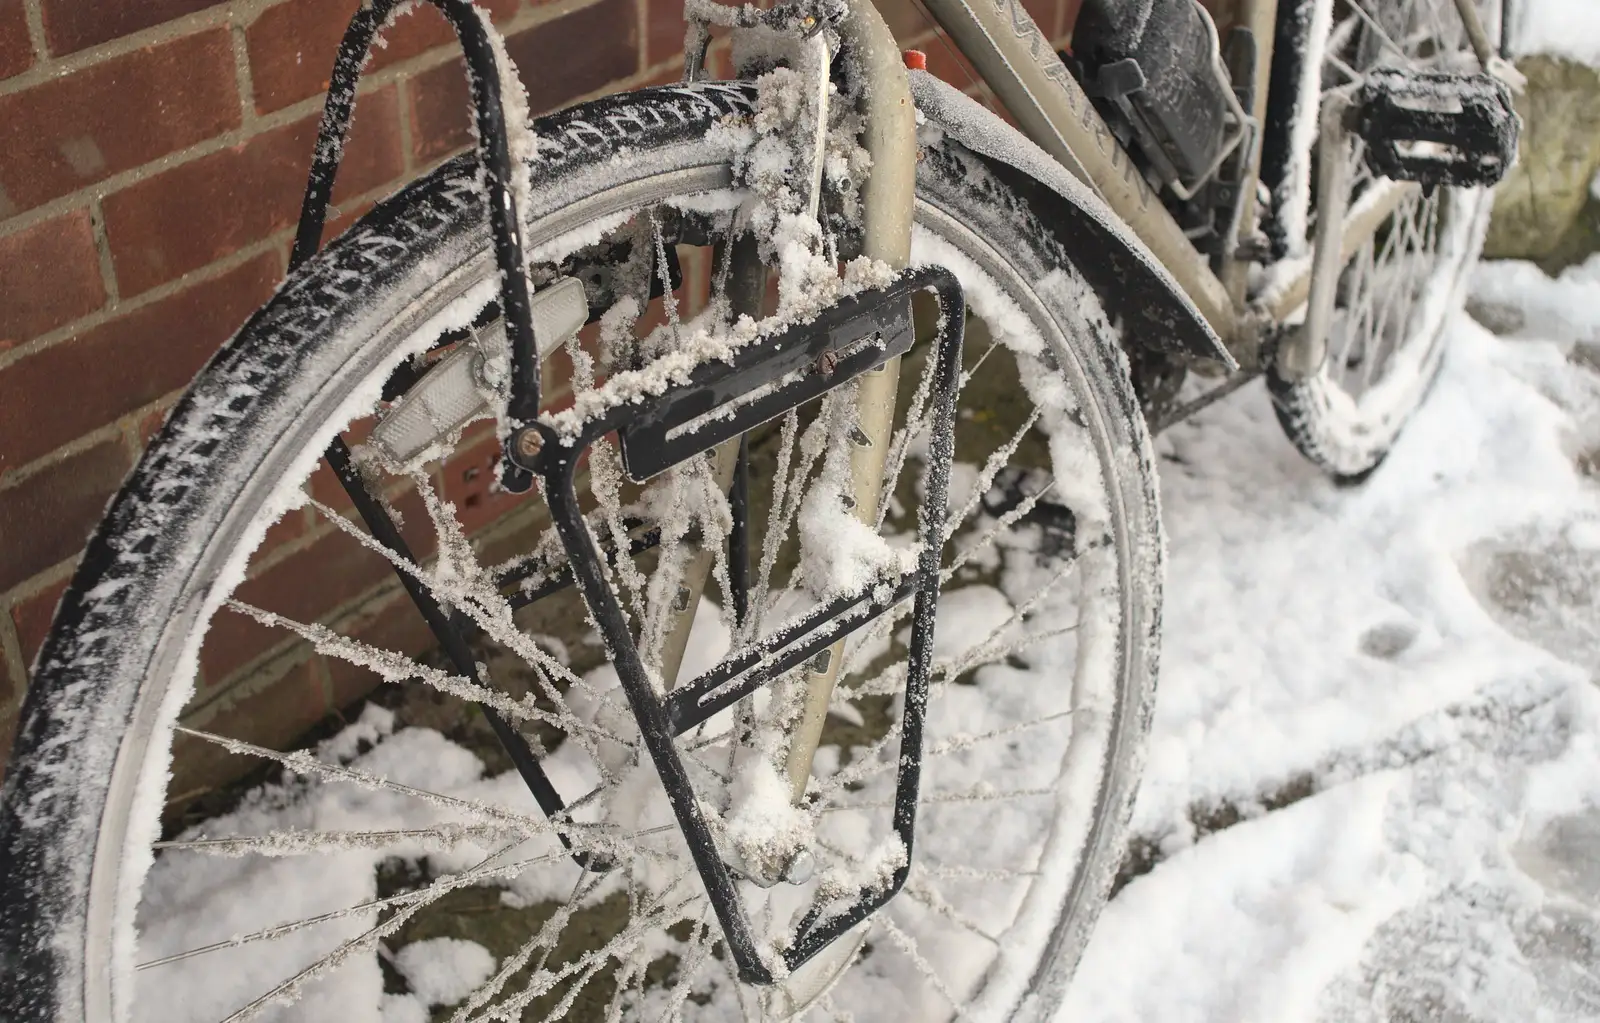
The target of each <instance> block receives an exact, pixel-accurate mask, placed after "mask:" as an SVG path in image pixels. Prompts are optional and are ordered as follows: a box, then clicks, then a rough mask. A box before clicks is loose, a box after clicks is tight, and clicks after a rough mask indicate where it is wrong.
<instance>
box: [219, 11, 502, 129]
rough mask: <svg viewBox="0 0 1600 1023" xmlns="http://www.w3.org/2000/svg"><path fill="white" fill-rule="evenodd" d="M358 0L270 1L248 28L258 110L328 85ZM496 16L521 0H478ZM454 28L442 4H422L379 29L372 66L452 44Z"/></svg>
mask: <svg viewBox="0 0 1600 1023" xmlns="http://www.w3.org/2000/svg"><path fill="white" fill-rule="evenodd" d="M357 6H359V3H358V0H289V2H288V3H284V4H279V5H278V6H276V7H269V8H268V9H267V10H266V11H265V12H263V13H262V15H261V16H260V17H259V18H257V19H256V20H255V22H254V23H252V24H251V25H250V27H249V28H248V29H246V31H245V40H246V45H247V46H248V48H249V54H250V77H251V82H252V84H253V85H254V87H255V103H256V110H258V111H259V112H261V113H267V112H269V111H273V110H278V109H280V108H282V107H286V106H288V105H289V104H291V103H297V102H299V101H300V100H303V99H305V98H307V97H309V96H315V95H317V94H318V93H320V92H324V91H326V90H327V88H328V72H329V71H330V70H332V68H333V58H334V55H335V54H336V53H338V51H339V40H340V39H342V38H344V31H345V27H346V26H347V25H348V24H349V23H350V17H351V15H353V14H354V13H355V11H356V8H357ZM478 6H480V7H483V8H485V9H487V10H488V11H489V13H490V15H491V16H492V17H493V18H494V20H495V21H497V22H503V21H505V20H507V19H509V18H511V17H512V16H514V15H515V14H516V13H517V10H518V8H519V7H520V0H478ZM454 40H455V33H454V32H453V31H452V30H451V28H450V25H449V23H448V22H446V21H445V20H444V16H443V15H441V14H440V13H439V11H438V8H436V7H433V6H432V5H431V4H418V5H416V6H415V7H412V8H411V9H410V13H404V14H402V15H400V17H398V18H397V19H396V20H395V22H394V24H393V25H391V26H390V27H389V29H388V30H387V31H385V32H383V33H382V34H380V35H379V37H378V41H377V42H376V43H375V44H374V46H373V56H372V60H371V61H370V62H369V63H368V65H367V70H368V71H376V70H378V69H379V68H383V67H387V66H389V65H390V64H394V63H397V62H399V61H402V60H406V59H408V58H411V57H415V56H417V55H418V54H420V53H423V52H425V51H427V50H429V49H431V48H433V47H435V46H446V45H453V43H454Z"/></svg>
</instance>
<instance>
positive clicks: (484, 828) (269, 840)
mask: <svg viewBox="0 0 1600 1023" xmlns="http://www.w3.org/2000/svg"><path fill="white" fill-rule="evenodd" d="M518 830H520V829H518V828H513V827H509V826H504V825H497V824H451V823H445V824H436V825H434V826H433V827H431V828H400V829H394V830H389V831H279V832H274V833H272V834H268V835H230V836H225V837H218V838H191V839H182V840H174V841H170V842H156V843H154V844H153V845H152V848H154V849H161V850H184V851H189V852H203V853H210V854H212V855H216V856H245V855H255V856H300V855H304V854H306V853H313V852H325V851H328V850H333V849H385V848H388V847H389V846H391V845H395V844H397V843H400V842H408V843H411V842H415V843H420V844H422V845H424V846H427V847H428V848H433V849H448V848H451V847H452V846H456V845H460V844H461V843H462V842H471V841H474V840H476V839H480V838H494V837H496V836H498V835H504V834H507V833H508V832H514V831H518Z"/></svg>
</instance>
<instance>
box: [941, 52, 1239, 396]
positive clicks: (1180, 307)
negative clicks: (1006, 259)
mask: <svg viewBox="0 0 1600 1023" xmlns="http://www.w3.org/2000/svg"><path fill="white" fill-rule="evenodd" d="M911 94H912V96H913V98H914V99H915V100H916V104H917V109H918V111H919V112H921V114H922V115H923V117H924V118H925V119H926V120H927V121H930V122H932V123H933V124H934V125H936V126H938V127H939V128H940V129H941V130H943V131H944V132H946V133H947V134H949V135H950V137H952V138H954V139H955V140H956V141H958V142H960V143H961V144H962V145H963V146H966V147H967V148H968V149H970V150H972V151H973V152H974V153H977V154H978V155H979V156H982V157H983V158H984V159H985V160H987V161H988V162H989V163H990V164H991V165H992V166H993V167H994V169H995V172H996V173H997V174H998V175H999V176H1000V177H1001V178H1002V179H1004V180H1005V181H1006V183H1007V184H1008V185H1011V186H1012V187H1014V188H1016V189H1017V191H1018V192H1019V193H1020V194H1022V195H1024V196H1026V197H1028V198H1029V199H1030V200H1032V202H1033V204H1034V208H1035V209H1036V210H1037V211H1038V212H1039V214H1040V216H1041V217H1042V218H1043V219H1045V220H1047V221H1049V222H1050V223H1052V224H1054V225H1057V226H1059V227H1060V228H1061V230H1060V232H1059V238H1060V240H1061V241H1062V242H1063V243H1064V244H1065V245H1067V246H1068V248H1069V249H1070V250H1071V251H1072V255H1073V265H1074V268H1075V269H1076V270H1077V271H1078V273H1080V274H1082V275H1083V278H1084V280H1086V281H1087V282H1088V283H1089V286H1090V287H1092V288H1094V290H1095V294H1096V295H1098V296H1099V298H1100V301H1101V302H1102V303H1103V304H1104V306H1105V309H1106V313H1107V315H1109V316H1110V317H1111V318H1112V321H1113V322H1118V321H1120V322H1121V323H1122V324H1124V326H1125V328H1126V329H1125V330H1124V331H1123V344H1124V345H1126V346H1129V347H1133V348H1142V349H1149V350H1154V351H1160V352H1170V353H1175V354H1187V355H1195V356H1199V357H1200V358H1204V359H1215V360H1216V361H1218V362H1221V363H1223V364H1224V365H1226V366H1229V367H1232V366H1233V365H1234V361H1233V358H1232V356H1230V355H1229V354H1228V351H1227V349H1226V348H1224V347H1223V344H1222V341H1221V339H1219V338H1218V337H1217V334H1216V331H1214V330H1212V329H1211V325H1210V324H1209V323H1207V322H1206V320H1205V317H1204V316H1202V315H1201V313H1200V310H1199V309H1197V308H1196V307H1195V305H1194V303H1193V302H1191V301H1190V300H1189V297H1188V296H1187V295H1185V294H1184V293H1183V289H1182V288H1180V287H1179V286H1178V282H1177V281H1176V280H1175V279H1174V278H1173V276H1172V275H1171V274H1170V273H1168V272H1167V270H1166V268H1165V267H1164V266H1162V265H1161V263H1160V262H1159V261H1157V259H1156V257H1155V255H1154V254H1153V253H1151V252H1150V250H1149V249H1148V248H1147V247H1145V244H1144V243H1143V242H1141V241H1140V240H1139V239H1138V238H1137V237H1135V236H1134V234H1133V232H1132V231H1131V230H1129V228H1128V226H1127V225H1126V224H1124V223H1123V222H1122V220H1121V219H1120V218H1119V217H1118V216H1117V215H1116V213H1114V212H1113V211H1112V210H1111V208H1110V207H1109V206H1107V205H1106V203H1105V200H1103V199H1101V198H1100V197H1099V196H1098V195H1096V194H1095V193H1094V192H1093V191H1092V190H1090V189H1089V187H1088V186H1087V185H1085V184H1083V183H1082V182H1081V181H1079V180H1078V179H1077V178H1075V177H1073V176H1072V174H1071V173H1070V172H1068V171H1067V169H1066V168H1065V167H1063V166H1061V165H1060V164H1059V163H1057V162H1056V161H1055V160H1053V159H1051V158H1050V156H1049V155H1048V154H1047V153H1045V151H1044V150H1042V149H1040V148H1039V147H1038V146H1036V145H1034V144H1033V143H1032V142H1031V141H1029V140H1028V138H1027V137H1026V136H1024V135H1023V134H1022V133H1021V132H1019V131H1017V130H1016V129H1015V128H1013V127H1011V126H1010V125H1009V124H1006V123H1005V122H1004V121H1002V120H1000V119H999V118H998V117H996V116H995V115H994V114H993V113H992V112H990V111H989V110H987V109H985V108H984V107H983V106H981V105H980V104H978V103H977V102H976V101H974V100H973V99H971V98H970V97H968V96H967V95H966V94H964V93H962V92H961V91H960V90H958V89H956V88H955V87H953V86H951V85H949V84H947V83H945V82H943V81H941V80H940V79H938V78H935V77H934V76H933V75H931V74H928V73H927V72H925V71H912V72H911Z"/></svg>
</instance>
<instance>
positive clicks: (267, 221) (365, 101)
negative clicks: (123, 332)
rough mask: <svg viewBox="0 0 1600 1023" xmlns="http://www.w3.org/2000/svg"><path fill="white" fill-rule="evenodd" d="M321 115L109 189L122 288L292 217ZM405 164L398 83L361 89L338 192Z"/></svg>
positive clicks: (220, 251) (241, 242)
mask: <svg viewBox="0 0 1600 1023" xmlns="http://www.w3.org/2000/svg"><path fill="white" fill-rule="evenodd" d="M317 121H318V117H317V116H311V117H306V118H302V119H301V120H299V121H296V122H294V123H293V124H287V125H284V126H283V127H281V128H277V129H274V130H272V131H268V132H264V133H262V134H260V135H257V136H255V137H254V138H251V139H249V140H248V141H246V142H243V143H241V144H240V145H237V146H233V147H231V148H229V149H224V150H221V151H220V152H216V153H211V154H209V155H206V156H203V157H200V158H199V159H197V160H191V161H189V162H188V163H185V164H181V165H179V166H177V167H174V168H173V169H171V170H169V171H167V172H165V173H163V174H158V175H156V176H154V177H151V178H147V179H145V180H144V181H139V182H136V183H134V184H132V185H130V186H128V187H127V188H125V189H123V190H122V191H120V192H117V193H115V194H113V195H111V196H109V197H107V198H106V199H105V200H104V206H103V208H104V210H105V223H106V235H107V238H108V240H109V241H110V244H111V257H112V261H113V263H114V265H115V267H116V273H117V281H118V284H119V287H120V289H121V291H122V294H123V295H124V296H125V297H126V296H129V295H136V294H139V293H140V292H142V291H147V290H149V289H150V288H153V287H156V286H157V285H159V284H164V283H166V282H167V281H170V280H175V279H176V278H178V277H181V276H183V275H184V274H186V273H188V272H189V271H190V270H195V269H198V268H199V267H202V266H204V265H205V264H207V263H210V262H211V261H213V260H216V259H221V258H222V257H223V256H226V255H228V254H230V253H232V252H236V251H238V250H239V249H241V248H243V247H245V246H246V245H249V244H252V243H253V242H257V241H260V240H262V239H264V238H266V237H268V236H269V235H271V234H273V233H274V232H277V231H281V230H284V229H285V228H288V227H290V226H292V225H293V224H294V223H295V221H296V220H297V219H298V218H299V211H300V198H301V195H302V193H303V191H304V189H305V181H306V172H307V170H308V169H309V167H310V165H311V148H312V146H313V144H314V143H315V141H316V135H317ZM403 168H404V163H403V159H402V156H401V150H400V124H399V115H398V114H397V112H396V93H395V88H394V86H392V85H391V86H389V87H388V88H385V89H380V90H378V91H377V92H374V93H371V94H370V95H366V96H363V97H362V98H361V102H360V104H359V106H358V108H357V112H356V122H355V129H354V131H353V133H352V137H351V140H350V145H349V146H348V147H346V150H345V158H344V164H343V166H342V167H341V168H340V170H339V179H338V183H337V185H336V186H335V188H334V193H333V198H334V202H338V201H339V200H340V199H341V197H345V196H352V195H356V194H359V193H361V192H365V191H369V190H371V189H373V188H376V187H377V186H378V185H381V184H383V183H384V182H387V181H391V180H393V179H395V178H396V177H398V176H399V175H400V173H401V172H402V170H403Z"/></svg>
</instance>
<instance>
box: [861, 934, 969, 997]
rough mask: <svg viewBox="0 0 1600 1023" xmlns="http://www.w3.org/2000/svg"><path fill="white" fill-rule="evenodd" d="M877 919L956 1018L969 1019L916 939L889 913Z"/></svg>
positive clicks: (891, 939) (890, 938)
mask: <svg viewBox="0 0 1600 1023" xmlns="http://www.w3.org/2000/svg"><path fill="white" fill-rule="evenodd" d="M876 920H877V925H878V927H879V928H880V929H881V930H882V931H883V932H884V933H885V934H887V935H889V940H890V941H892V942H894V944H895V945H896V946H897V947H898V948H899V949H900V951H901V952H902V953H903V954H904V955H905V957H906V958H907V959H909V960H910V961H911V965H912V966H914V967H916V970H917V972H918V973H920V974H922V977H923V979H924V980H926V981H927V982H928V986H929V987H931V988H933V989H934V990H935V991H937V992H939V994H940V996H941V997H943V998H944V1000H945V1001H946V1002H949V1003H950V1007H951V1008H952V1009H954V1010H955V1011H956V1018H957V1019H969V1018H970V1017H969V1016H968V1015H967V1011H966V1010H965V1009H964V1008H962V1006H961V1000H960V999H959V998H958V997H957V996H956V993H955V992H954V991H951V990H950V987H949V985H947V984H946V983H945V982H944V978H943V977H941V976H939V971H938V970H935V969H934V968H933V964H932V963H930V962H928V960H927V959H925V958H923V955H922V952H921V951H919V950H918V948H917V942H916V939H914V938H912V937H911V935H909V934H907V933H906V932H905V931H903V930H901V929H900V927H899V925H898V924H896V923H895V922H894V921H893V920H891V919H890V918H889V916H888V915H887V914H880V915H879V916H878V917H877V918H876Z"/></svg>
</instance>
